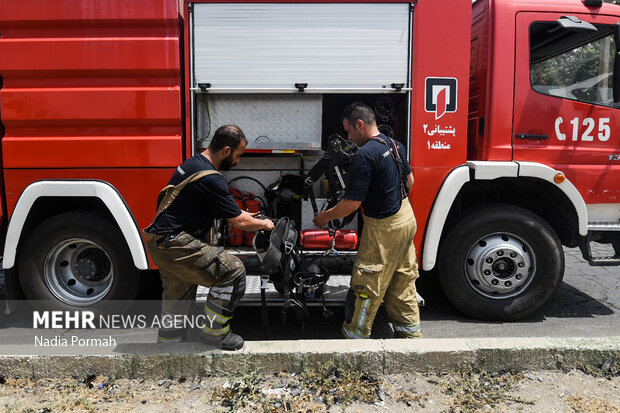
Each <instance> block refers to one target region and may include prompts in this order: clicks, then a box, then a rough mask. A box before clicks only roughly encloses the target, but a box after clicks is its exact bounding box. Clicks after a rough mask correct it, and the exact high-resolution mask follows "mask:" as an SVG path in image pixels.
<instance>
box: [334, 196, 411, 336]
mask: <svg viewBox="0 0 620 413" xmlns="http://www.w3.org/2000/svg"><path fill="white" fill-rule="evenodd" d="M363 218H364V230H363V233H362V239H361V241H360V247H359V250H358V253H357V258H356V260H355V263H354V265H353V274H352V275H351V288H350V290H349V294H348V296H347V304H346V308H345V322H344V324H343V326H342V334H343V336H344V337H346V338H368V337H370V333H371V330H372V324H373V321H374V319H375V316H376V314H377V310H378V309H379V306H380V305H381V302H384V303H385V308H386V310H387V313H388V317H389V319H390V321H391V322H392V325H393V327H394V335H395V337H406V338H417V337H421V330H420V313H419V309H418V301H417V294H416V288H415V280H416V279H417V278H418V276H419V274H418V263H417V258H416V253H415V246H414V245H413V236H414V235H415V232H416V221H415V217H414V215H413V210H412V208H411V204H410V203H409V200H408V199H404V200H403V202H402V204H401V208H400V210H399V211H398V212H397V213H396V214H394V215H392V216H391V217H387V218H381V219H377V218H371V217H367V216H364V217H363Z"/></svg>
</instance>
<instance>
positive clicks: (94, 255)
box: [44, 238, 114, 306]
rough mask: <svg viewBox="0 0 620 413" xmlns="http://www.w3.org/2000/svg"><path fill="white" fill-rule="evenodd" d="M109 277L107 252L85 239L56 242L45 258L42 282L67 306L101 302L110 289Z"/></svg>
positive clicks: (112, 270) (110, 261)
mask: <svg viewBox="0 0 620 413" xmlns="http://www.w3.org/2000/svg"><path fill="white" fill-rule="evenodd" d="M113 275H114V268H113V266H112V260H111V259H110V257H109V256H108V254H107V252H106V251H105V250H104V249H103V248H102V247H101V246H99V245H98V244H96V243H94V242H93V241H90V240H87V239H83V238H73V239H67V240H64V241H62V242H59V243H58V244H56V245H55V246H54V248H52V250H51V251H50V252H49V253H48V254H47V257H46V258H45V269H44V279H45V283H46V284H47V286H48V288H49V289H50V291H51V292H52V294H54V296H56V298H58V299H59V300H61V301H63V302H65V303H67V304H70V305H78V306H80V305H90V304H93V303H95V302H97V301H99V300H101V299H102V298H103V297H104V296H105V295H106V294H107V293H108V291H109V290H110V288H111V286H112V280H113Z"/></svg>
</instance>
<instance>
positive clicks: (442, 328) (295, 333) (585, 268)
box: [233, 248, 620, 340]
mask: <svg viewBox="0 0 620 413" xmlns="http://www.w3.org/2000/svg"><path fill="white" fill-rule="evenodd" d="M565 257H566V271H565V274H564V281H563V283H562V285H561V287H560V289H559V290H558V292H557V294H556V295H555V296H554V297H553V298H552V299H551V301H550V302H549V303H548V304H547V306H546V307H545V308H544V309H543V311H542V312H541V313H540V314H538V315H537V316H535V317H533V318H531V319H528V320H524V321H520V322H487V321H479V320H473V319H471V318H468V317H466V316H464V315H463V314H461V313H460V312H459V311H458V310H456V309H455V308H454V307H453V306H452V304H450V302H449V301H448V300H447V298H446V297H445V296H444V295H443V293H442V292H441V289H440V287H439V284H438V282H435V281H434V280H429V279H421V280H420V281H419V283H418V284H419V286H418V289H419V292H420V294H421V295H422V296H423V298H424V300H425V306H424V307H422V308H421V319H422V331H423V335H424V337H426V338H463V337H608V336H619V335H620V267H591V266H589V265H588V264H587V262H585V261H584V260H583V259H582V258H581V253H580V251H579V249H577V248H573V249H565ZM424 276H428V277H430V274H429V275H426V274H425V275H423V277H424ZM333 310H334V316H333V317H332V318H331V319H325V318H324V317H323V316H322V314H321V313H322V311H321V309H320V308H311V309H310V312H311V316H312V318H311V319H310V320H308V321H306V322H305V323H300V322H299V321H296V320H295V319H294V317H289V318H288V320H287V323H286V326H284V324H283V322H282V317H281V311H280V309H279V308H271V309H270V310H269V319H270V328H269V332H270V337H271V339H276V340H278V339H300V338H324V339H329V338H339V337H340V326H341V323H342V320H343V317H344V315H343V312H342V309H341V308H334V309H333ZM233 327H234V330H235V331H236V332H237V333H238V334H240V335H242V336H243V337H244V338H246V339H250V340H260V339H262V338H263V337H264V329H263V327H262V324H261V317H260V311H258V310H257V308H240V309H238V310H237V314H236V316H235V320H234V324H233ZM390 337H393V335H392V329H391V327H390V325H389V323H388V319H387V315H386V313H385V310H384V309H383V308H381V310H380V311H379V313H378V315H377V319H376V320H375V324H374V327H373V333H372V338H390Z"/></svg>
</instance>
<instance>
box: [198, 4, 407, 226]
mask: <svg viewBox="0 0 620 413" xmlns="http://www.w3.org/2000/svg"><path fill="white" fill-rule="evenodd" d="M412 12H413V9H412V6H411V4H410V3H251V4H250V3H248V4H244V3H192V4H191V10H190V18H189V21H190V53H191V60H190V71H191V82H192V85H191V91H192V93H191V97H190V99H191V103H192V110H191V114H192V131H191V133H192V136H193V140H194V152H195V153H198V152H200V151H202V149H203V148H206V147H207V146H208V145H209V142H210V140H211V138H212V136H213V133H214V132H215V130H216V129H217V128H218V127H220V126H222V125H225V124H234V125H237V126H239V127H240V128H241V129H242V130H243V131H244V133H245V135H246V137H247V139H248V146H247V149H246V154H249V155H252V154H255V155H256V156H244V158H243V160H242V162H241V164H240V165H239V166H237V167H235V168H234V169H233V170H231V171H228V172H226V173H225V175H226V177H227V179H228V180H229V182H231V186H233V187H235V188H236V189H238V190H240V191H245V192H248V193H250V194H251V196H254V197H255V198H257V199H259V198H262V199H263V200H265V201H261V204H263V207H265V208H267V207H268V205H266V204H268V203H269V202H268V201H267V194H266V192H267V191H266V189H268V187H269V186H270V185H272V184H274V183H275V182H277V181H278V180H279V179H281V177H282V176H284V175H287V174H290V175H299V174H302V173H304V172H307V171H308V170H309V169H310V168H311V167H312V166H313V165H314V164H315V163H316V162H317V161H318V160H319V159H320V158H321V156H322V152H321V150H324V149H326V144H327V142H328V139H329V138H330V137H331V136H332V135H334V134H338V135H340V136H343V137H345V138H346V133H345V131H344V129H343V127H342V121H341V119H340V115H341V113H342V110H343V109H344V107H345V106H347V105H348V104H350V103H352V102H354V101H362V102H364V103H366V104H368V105H369V106H370V107H372V108H373V109H374V110H375V113H376V115H377V124H378V126H379V130H380V131H381V132H383V133H384V134H385V135H387V136H390V137H394V138H395V139H397V140H399V141H401V142H402V143H403V144H404V146H405V147H406V148H409V138H410V123H411V122H410V105H411V80H410V74H411V49H410V48H411V22H412ZM314 193H315V196H316V197H317V198H319V199H321V198H322V197H323V196H324V194H325V191H324V188H322V186H321V183H320V182H317V183H316V184H315V186H314ZM267 209H268V208H267ZM284 210H285V211H286V212H281V211H280V212H278V211H274V212H275V216H276V217H278V215H286V216H289V217H291V218H292V219H293V220H295V222H296V224H297V228H298V229H299V230H302V229H307V228H312V217H313V215H314V214H313V210H312V209H311V205H310V202H309V201H302V200H298V202H297V203H292V204H291V205H287V206H286V208H284ZM347 228H349V229H357V228H358V224H357V222H352V223H351V224H350V225H348V226H347Z"/></svg>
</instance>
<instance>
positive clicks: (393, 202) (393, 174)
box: [344, 134, 411, 218]
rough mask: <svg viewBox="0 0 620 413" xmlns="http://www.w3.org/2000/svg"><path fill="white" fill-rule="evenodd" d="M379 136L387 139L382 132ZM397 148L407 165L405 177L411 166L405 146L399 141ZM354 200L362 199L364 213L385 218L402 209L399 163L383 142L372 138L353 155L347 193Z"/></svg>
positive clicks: (346, 196)
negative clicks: (397, 164) (397, 163)
mask: <svg viewBox="0 0 620 413" xmlns="http://www.w3.org/2000/svg"><path fill="white" fill-rule="evenodd" d="M379 137H381V138H383V139H388V138H387V137H386V136H385V135H383V134H381V135H379ZM394 142H396V145H397V147H398V151H399V152H400V155H401V157H402V159H403V165H404V166H405V177H406V175H409V173H411V166H409V162H407V158H406V156H405V147H404V146H403V145H402V144H401V143H400V142H397V141H394ZM344 198H345V199H349V200H351V201H362V208H363V209H364V214H365V215H367V216H369V217H372V218H386V217H389V216H392V215H394V214H395V213H397V212H398V210H399V209H400V204H401V201H402V199H401V197H400V176H399V174H398V167H397V166H396V162H395V161H394V159H393V158H392V155H391V154H390V152H389V151H388V148H387V147H386V146H385V145H384V144H383V143H381V142H378V141H376V140H369V141H368V142H366V144H365V145H364V146H362V147H361V148H359V149H358V150H357V152H356V153H355V156H353V161H352V162H351V169H350V170H349V185H348V186H347V190H346V191H345V195H344Z"/></svg>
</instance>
